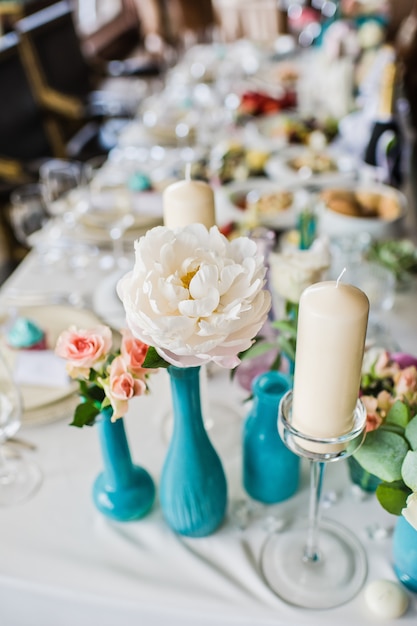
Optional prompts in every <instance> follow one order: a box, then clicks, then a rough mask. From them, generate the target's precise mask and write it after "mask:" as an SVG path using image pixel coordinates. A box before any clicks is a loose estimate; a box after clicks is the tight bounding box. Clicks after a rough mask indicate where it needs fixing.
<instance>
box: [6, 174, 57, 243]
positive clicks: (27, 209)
mask: <svg viewBox="0 0 417 626" xmlns="http://www.w3.org/2000/svg"><path fill="white" fill-rule="evenodd" d="M9 214H10V221H11V224H12V228H13V231H14V234H15V237H16V239H17V240H18V242H19V243H21V244H22V245H23V246H25V248H36V249H37V250H38V252H40V253H42V252H46V250H45V249H44V248H45V246H44V245H43V240H44V239H45V236H44V233H43V229H44V227H45V226H46V224H47V223H48V221H49V219H50V216H49V214H48V211H47V209H46V205H45V201H44V191H43V186H42V185H40V184H38V183H33V184H27V185H22V186H21V187H18V188H17V189H15V190H14V191H13V192H12V193H11V194H10V209H9Z"/></svg>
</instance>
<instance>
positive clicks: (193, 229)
mask: <svg viewBox="0 0 417 626" xmlns="http://www.w3.org/2000/svg"><path fill="white" fill-rule="evenodd" d="M135 254H136V260H135V265H134V268H133V271H132V272H129V273H128V274H126V275H125V276H124V277H123V278H122V279H121V280H120V281H119V283H118V287H117V292H118V294H119V297H120V299H121V300H122V302H123V306H124V308H125V311H126V321H127V324H128V326H129V328H130V330H131V332H132V333H133V335H134V336H135V337H136V338H137V339H140V340H141V341H143V342H145V343H147V344H148V345H151V346H154V347H155V348H156V350H157V352H158V354H160V356H162V357H163V358H164V359H165V360H166V361H168V362H169V363H171V364H172V365H177V366H179V367H189V366H197V365H202V364H204V363H208V362H209V361H214V362H215V363H217V364H218V365H221V366H223V367H228V368H232V367H235V366H236V365H238V363H239V362H240V360H239V358H238V356H237V355H238V353H239V352H241V351H243V350H246V349H247V348H249V347H250V346H251V345H252V343H253V338H254V337H255V336H256V334H257V333H258V332H259V330H260V329H261V327H262V325H263V324H264V322H265V320H266V317H267V314H268V311H269V308H270V305H271V296H270V294H269V292H268V291H267V290H265V289H264V288H263V287H264V284H265V273H266V267H265V265H264V262H263V258H262V257H261V256H258V255H257V248H256V244H255V243H254V242H253V241H251V240H250V239H248V238H247V237H238V238H236V239H233V240H232V241H228V240H227V239H226V237H224V236H223V235H222V234H221V233H220V232H219V230H218V228H217V227H216V226H213V227H212V228H211V229H210V230H209V231H208V230H207V229H206V228H205V227H204V226H203V225H201V224H192V225H190V226H187V227H186V228H184V229H176V230H170V229H168V228H166V227H163V226H157V227H156V228H153V229H151V230H149V231H148V232H147V233H146V235H145V236H144V237H142V238H141V239H139V240H138V241H136V242H135Z"/></svg>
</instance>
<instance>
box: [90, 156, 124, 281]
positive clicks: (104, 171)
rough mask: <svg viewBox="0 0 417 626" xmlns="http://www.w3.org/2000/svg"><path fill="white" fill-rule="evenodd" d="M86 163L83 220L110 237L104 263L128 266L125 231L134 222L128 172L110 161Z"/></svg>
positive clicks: (104, 264) (109, 266) (103, 265)
mask: <svg viewBox="0 0 417 626" xmlns="http://www.w3.org/2000/svg"><path fill="white" fill-rule="evenodd" d="M87 165H88V168H89V170H88V178H89V202H88V207H87V209H86V211H85V212H84V213H83V216H82V220H83V223H84V224H85V225H86V226H87V227H91V228H93V229H94V228H98V229H100V230H102V231H104V232H105V233H107V234H108V236H109V238H110V241H111V244H112V250H111V254H108V255H106V256H104V257H102V259H101V265H102V267H104V268H105V269H111V268H114V269H115V270H117V271H120V270H126V269H127V268H128V267H129V266H130V262H129V259H127V258H126V257H125V254H124V249H123V235H124V234H125V232H126V231H127V230H128V228H130V227H131V226H133V224H134V222H135V217H134V213H133V205H132V197H131V192H130V190H129V187H128V181H127V179H128V176H129V172H126V170H125V169H124V168H122V167H118V166H116V165H115V164H112V163H109V162H106V163H103V164H100V163H98V164H97V166H96V164H95V163H94V162H90V163H88V164H87Z"/></svg>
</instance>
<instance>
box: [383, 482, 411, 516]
mask: <svg viewBox="0 0 417 626" xmlns="http://www.w3.org/2000/svg"><path fill="white" fill-rule="evenodd" d="M410 493H411V491H410V489H408V488H407V487H406V485H404V483H403V481H402V480H397V481H395V482H392V483H381V484H379V485H378V487H377V489H376V497H377V498H378V502H379V503H380V504H381V506H382V507H383V508H384V509H385V510H386V511H388V513H392V514H393V515H401V511H402V510H403V508H404V507H405V506H406V502H407V498H408V496H409V495H410Z"/></svg>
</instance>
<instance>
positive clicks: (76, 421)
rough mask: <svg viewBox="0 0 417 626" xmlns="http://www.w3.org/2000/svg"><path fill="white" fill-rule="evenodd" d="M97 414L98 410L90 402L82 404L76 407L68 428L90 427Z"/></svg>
mask: <svg viewBox="0 0 417 626" xmlns="http://www.w3.org/2000/svg"><path fill="white" fill-rule="evenodd" d="M99 413H100V409H98V408H97V407H96V406H95V405H94V404H92V403H91V402H82V403H81V404H79V405H78V406H77V407H76V409H75V411H74V418H73V421H72V422H71V424H70V426H77V428H82V427H83V426H92V425H93V424H94V420H95V418H96V417H97V415H98V414H99Z"/></svg>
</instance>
